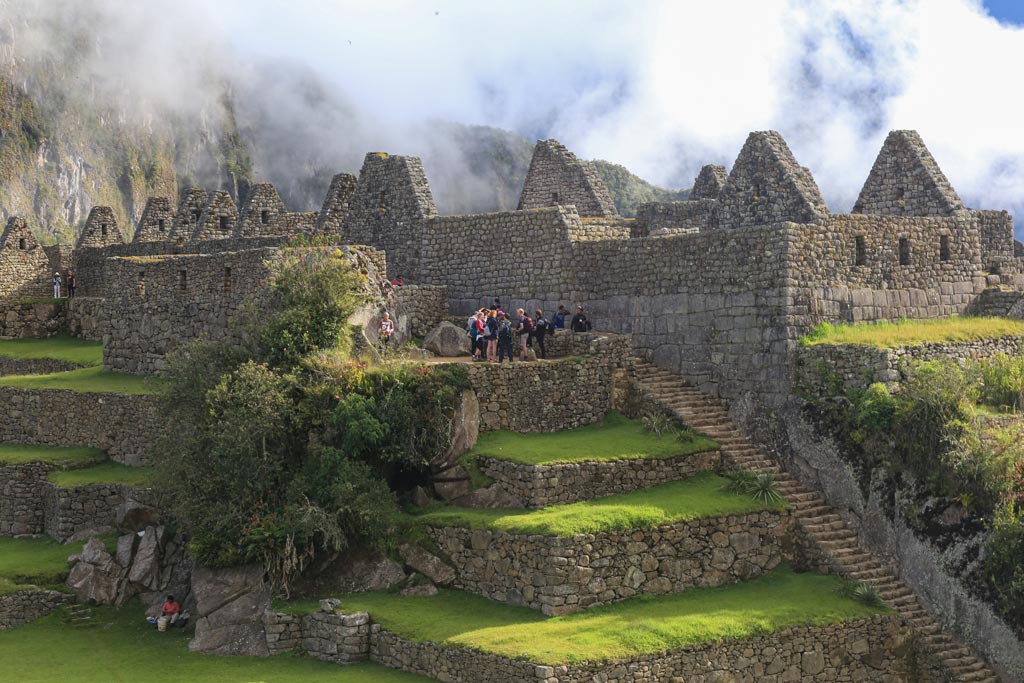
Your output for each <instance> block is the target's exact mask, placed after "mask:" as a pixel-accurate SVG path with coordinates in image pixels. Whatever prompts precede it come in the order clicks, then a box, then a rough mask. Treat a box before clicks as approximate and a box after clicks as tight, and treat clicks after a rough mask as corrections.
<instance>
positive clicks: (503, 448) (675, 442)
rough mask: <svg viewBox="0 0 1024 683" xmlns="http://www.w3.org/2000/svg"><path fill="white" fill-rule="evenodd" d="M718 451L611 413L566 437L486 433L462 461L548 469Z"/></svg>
mask: <svg viewBox="0 0 1024 683" xmlns="http://www.w3.org/2000/svg"><path fill="white" fill-rule="evenodd" d="M716 448H718V444H717V443H715V442H714V441H713V440H711V439H709V438H708V437H706V436H703V435H701V434H698V433H696V432H685V433H684V434H683V436H682V437H681V438H676V437H674V436H667V435H666V436H659V435H658V434H654V433H652V432H648V431H647V430H645V429H644V426H643V423H641V422H640V420H631V419H629V418H627V417H625V416H624V415H622V414H620V413H617V412H614V411H613V412H610V413H608V414H607V415H606V416H605V418H604V420H602V421H601V422H595V423H594V424H590V425H587V426H585V427H579V428H578V429H570V430H567V431H564V432H552V433H546V434H520V433H518V432H509V431H499V432H487V433H485V434H481V435H480V438H479V440H478V441H477V443H476V447H475V448H473V449H472V450H471V451H469V453H467V454H466V455H465V456H463V458H464V459H474V458H476V457H477V456H481V455H483V456H488V457H491V458H500V459H502V460H510V461H512V462H517V463H521V464H523V465H549V464H552V463H565V462H578V461H581V460H620V459H624V458H669V457H672V456H677V455H688V454H690V453H697V452H699V451H708V450H713V449H716Z"/></svg>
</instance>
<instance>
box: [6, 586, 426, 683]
mask: <svg viewBox="0 0 1024 683" xmlns="http://www.w3.org/2000/svg"><path fill="white" fill-rule="evenodd" d="M94 614H95V616H94V620H95V622H96V625H95V626H93V627H91V628H71V627H70V626H67V625H65V624H63V623H62V622H61V619H60V616H59V615H58V614H53V615H51V616H49V617H45V618H43V619H40V620H39V621H36V622H33V623H31V624H28V625H27V626H22V627H20V628H16V629H12V630H10V631H0V680H2V681H18V683H66V682H67V681H74V682H75V683H139V682H140V681H156V680H159V681H161V683H429V681H430V680H431V679H427V678H423V677H421V676H413V675H411V674H407V673H403V672H401V671H394V670H392V669H386V668H384V667H381V666H377V665H375V664H358V665H355V666H337V665H336V664H330V663H327V662H321V661H318V660H315V659H313V658H312V657H300V656H294V655H281V656H277V657H216V656H213V655H201V654H194V653H191V652H189V651H188V639H189V637H190V636H191V634H189V633H183V632H182V631H181V630H180V629H169V630H168V631H167V632H166V633H158V632H157V631H156V629H154V628H152V627H150V626H149V625H147V624H146V623H145V621H144V620H143V619H142V617H141V615H142V609H141V607H139V605H137V604H130V605H128V606H127V607H125V608H123V609H120V610H115V609H111V608H99V609H96V610H95V612H94Z"/></svg>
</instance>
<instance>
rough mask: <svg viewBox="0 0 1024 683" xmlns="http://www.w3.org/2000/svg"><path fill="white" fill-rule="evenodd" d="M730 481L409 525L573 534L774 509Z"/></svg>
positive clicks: (468, 511) (465, 511)
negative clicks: (735, 489) (731, 490)
mask: <svg viewBox="0 0 1024 683" xmlns="http://www.w3.org/2000/svg"><path fill="white" fill-rule="evenodd" d="M727 483H728V480H726V479H725V478H723V477H720V476H718V475H716V474H714V473H712V472H702V473H700V474H698V475H697V476H695V477H691V478H690V479H686V480H684V481H673V482H669V483H667V484H661V485H660V486H653V487H651V488H648V489H641V490H639V491H631V492H630V493H622V494H618V495H614V496H607V497H605V498H597V499H595V500H588V501H583V502H580V503H571V504H569V505H553V506H551V507H549V508H544V509H542V510H529V511H528V510H502V509H476V508H440V509H436V510H432V511H430V512H426V513H424V514H422V515H416V516H413V517H411V518H410V520H409V523H410V524H411V525H414V526H415V525H427V526H461V527H470V528H473V529H493V530H496V531H507V532H510V533H521V534H543V535H545V536H573V535H575V534H592V533H597V532H600V531H621V530H625V529H636V528H645V527H652V526H657V525H659V524H666V523H671V522H678V521H683V520H689V519H699V518H702V517H717V516H719V515H735V514H744V513H748V512H756V511H759V510H765V509H768V508H770V507H771V506H766V505H765V504H763V503H761V502H759V501H757V500H754V499H753V498H752V497H750V496H747V495H740V494H735V493H729V492H727V491H725V490H724V487H725V485H726V484H727Z"/></svg>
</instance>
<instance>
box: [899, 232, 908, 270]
mask: <svg viewBox="0 0 1024 683" xmlns="http://www.w3.org/2000/svg"><path fill="white" fill-rule="evenodd" d="M900 265H901V266H909V265H910V239H908V238H906V237H901V238H900Z"/></svg>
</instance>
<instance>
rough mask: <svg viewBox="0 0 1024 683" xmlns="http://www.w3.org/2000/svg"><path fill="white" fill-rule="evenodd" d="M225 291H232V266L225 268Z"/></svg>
mask: <svg viewBox="0 0 1024 683" xmlns="http://www.w3.org/2000/svg"><path fill="white" fill-rule="evenodd" d="M224 291H225V292H230V291H231V266H225V267H224Z"/></svg>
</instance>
